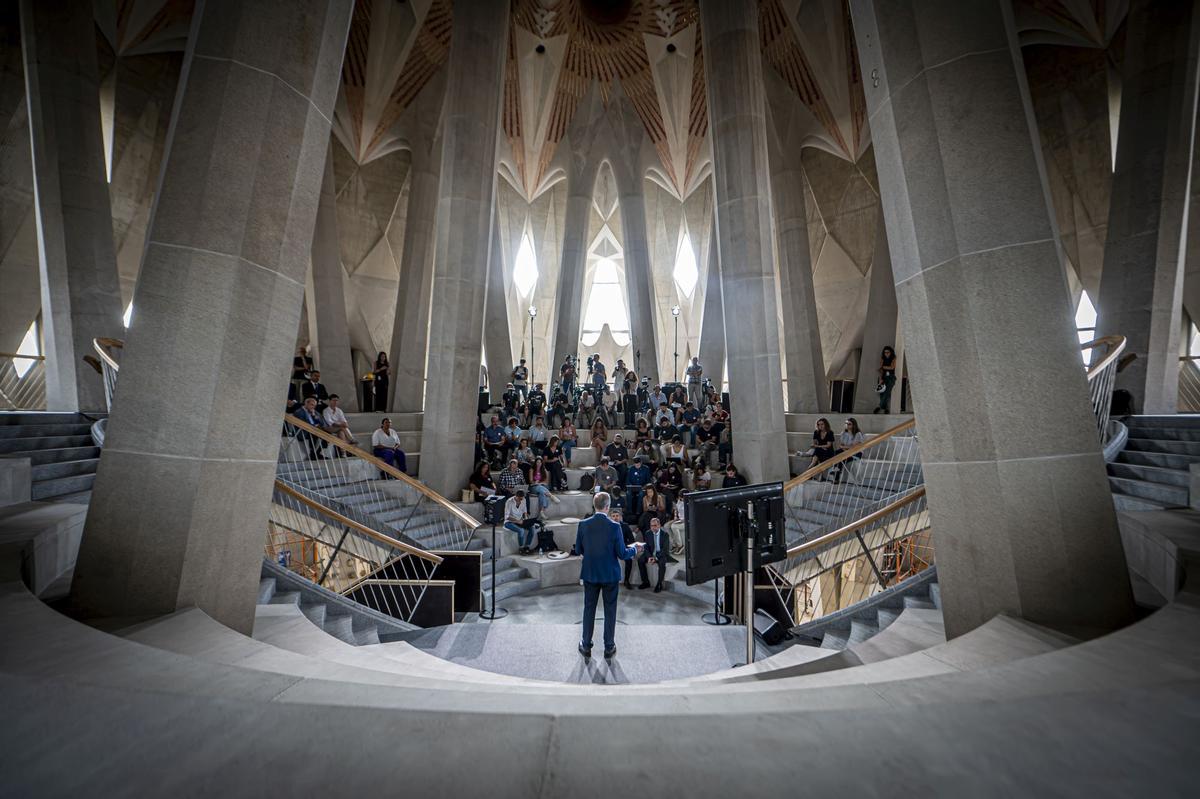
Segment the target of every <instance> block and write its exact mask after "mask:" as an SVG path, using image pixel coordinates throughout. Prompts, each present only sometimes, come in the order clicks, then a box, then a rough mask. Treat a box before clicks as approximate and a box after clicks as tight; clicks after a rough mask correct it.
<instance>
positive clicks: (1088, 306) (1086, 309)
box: [1075, 291, 1096, 364]
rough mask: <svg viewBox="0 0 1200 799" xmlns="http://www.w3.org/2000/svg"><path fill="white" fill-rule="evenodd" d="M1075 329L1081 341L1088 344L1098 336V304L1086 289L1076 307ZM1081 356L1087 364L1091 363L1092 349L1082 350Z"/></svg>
mask: <svg viewBox="0 0 1200 799" xmlns="http://www.w3.org/2000/svg"><path fill="white" fill-rule="evenodd" d="M1075 329H1076V330H1077V331H1078V333H1079V343H1080V344H1086V343H1087V342H1089V341H1092V340H1094V339H1095V338H1096V306H1095V305H1092V299H1091V297H1089V296H1088V293H1087V292H1086V291H1084V292H1082V293H1080V295H1079V307H1078V308H1076V309H1075ZM1080 356H1081V357H1082V358H1083V362H1084V363H1085V364H1087V363H1090V362H1091V359H1092V351H1091V350H1090V349H1087V350H1082V351H1081V352H1080Z"/></svg>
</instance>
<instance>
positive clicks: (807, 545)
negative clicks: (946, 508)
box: [787, 486, 925, 558]
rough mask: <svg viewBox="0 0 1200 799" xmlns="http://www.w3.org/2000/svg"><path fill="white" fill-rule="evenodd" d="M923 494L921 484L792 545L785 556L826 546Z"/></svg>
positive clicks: (923, 487) (923, 490) (923, 489)
mask: <svg viewBox="0 0 1200 799" xmlns="http://www.w3.org/2000/svg"><path fill="white" fill-rule="evenodd" d="M923 496H925V486H921V487H920V488H918V489H917V490H915V491H913V492H912V493H911V494H905V495H904V496H902V497H900V499H897V500H895V501H894V502H889V503H888V504H886V505H884V506H883V507H882V508H880V509H879V510H877V511H874V512H873V513H868V514H867V515H866V516H864V517H862V518H861V519H855V520H854V521H852V522H850V523H849V524H846V525H843V526H841V527H839V528H838V529H836V530H834V531H833V532H830V533H826V534H825V535H823V536H821V537H820V538H814V539H813V540H812V541H805V542H803V543H801V544H796V545H795V546H794V547H791V548H790V549H788V551H787V556H788V558H794V557H796V556H797V555H803V554H804V553H805V552H811V551H812V550H814V549H820V548H821V547H824V546H827V545H828V544H829V543H830V542H831V541H834V540H836V539H838V538H844V537H845V536H846V535H847V534H849V533H852V532H854V531H855V530H857V529H859V528H860V527H866V526H867V525H868V524H872V523H873V522H876V521H879V520H880V519H882V518H883V517H884V516H887V515H889V514H891V513H895V512H896V511H897V510H898V509H900V508H902V507H904V506H905V505H908V504H910V503H912V502H916V501H917V500H918V499H920V498H921V497H923Z"/></svg>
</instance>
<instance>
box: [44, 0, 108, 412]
mask: <svg viewBox="0 0 1200 799" xmlns="http://www.w3.org/2000/svg"><path fill="white" fill-rule="evenodd" d="M21 42H22V46H23V48H24V55H25V96H26V99H27V102H28V106H29V132H30V139H31V141H32V151H33V179H34V210H35V213H36V217H37V239H38V260H39V263H40V267H41V288H42V331H43V340H44V344H45V355H46V407H47V409H48V410H52V411H74V410H81V411H102V410H104V408H105V403H104V384H103V382H102V381H101V380H100V376H99V375H97V374H96V372H95V371H94V370H92V368H91V367H89V366H88V365H87V364H85V363H84V362H83V361H82V360H81V359H82V358H83V356H84V355H87V354H89V353H91V351H92V339H93V338H95V337H97V336H118V337H119V336H120V335H121V334H122V328H121V288H120V282H119V280H118V278H117V259H116V255H115V253H114V250H113V233H112V208H111V205H110V204H109V198H108V182H107V179H106V177H105V166H104V140H103V136H102V133H101V130H100V86H99V77H98V74H97V66H96V47H95V43H96V23H95V17H94V9H93V7H92V3H90V2H84V0H67V1H66V2H60V3H47V2H39V1H38V0H21Z"/></svg>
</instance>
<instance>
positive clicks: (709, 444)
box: [696, 418, 721, 464]
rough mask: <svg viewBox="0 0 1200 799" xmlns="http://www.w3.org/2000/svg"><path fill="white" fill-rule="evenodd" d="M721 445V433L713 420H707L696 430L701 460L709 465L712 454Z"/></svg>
mask: <svg viewBox="0 0 1200 799" xmlns="http://www.w3.org/2000/svg"><path fill="white" fill-rule="evenodd" d="M720 444H721V431H719V430H717V429H716V427H714V426H713V420H712V419H710V418H706V419H705V420H704V421H702V422H701V423H700V426H699V427H698V428H696V449H698V450H700V458H702V459H703V460H704V462H705V463H706V464H707V463H708V462H709V458H710V457H711V456H712V453H714V452H716V451H717V447H718V446H720Z"/></svg>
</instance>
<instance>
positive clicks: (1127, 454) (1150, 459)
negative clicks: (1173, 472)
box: [1116, 449, 1200, 471]
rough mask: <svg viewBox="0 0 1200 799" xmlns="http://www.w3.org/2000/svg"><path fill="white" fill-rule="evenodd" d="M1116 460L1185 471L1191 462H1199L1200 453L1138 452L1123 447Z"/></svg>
mask: <svg viewBox="0 0 1200 799" xmlns="http://www.w3.org/2000/svg"><path fill="white" fill-rule="evenodd" d="M1116 462H1117V463H1132V464H1136V465H1138V466H1158V467H1161V468H1164V469H1182V470H1184V471H1187V470H1188V468H1189V467H1190V466H1191V465H1192V464H1193V463H1200V455H1174V454H1172V453H1169V452H1139V451H1137V450H1131V449H1125V450H1122V451H1121V454H1120V455H1118V456H1117V461H1116Z"/></svg>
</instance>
